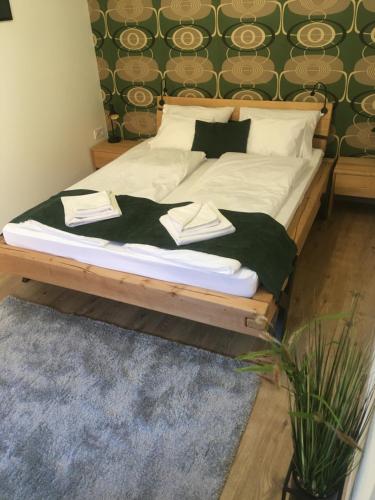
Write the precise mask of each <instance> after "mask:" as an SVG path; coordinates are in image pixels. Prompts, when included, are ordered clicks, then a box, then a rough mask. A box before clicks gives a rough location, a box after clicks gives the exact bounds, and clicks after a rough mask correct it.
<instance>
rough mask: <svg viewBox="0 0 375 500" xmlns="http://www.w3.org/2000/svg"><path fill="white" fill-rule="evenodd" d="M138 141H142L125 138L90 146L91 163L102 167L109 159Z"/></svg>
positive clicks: (120, 153) (96, 166)
mask: <svg viewBox="0 0 375 500" xmlns="http://www.w3.org/2000/svg"><path fill="white" fill-rule="evenodd" d="M140 142H142V141H140V140H136V141H130V140H125V141H121V142H116V143H113V144H112V143H110V142H108V141H102V142H99V143H98V144H95V146H93V147H92V148H91V157H92V163H93V165H94V167H95V168H101V167H104V165H107V163H109V162H110V161H112V160H115V159H116V158H118V157H119V156H120V155H122V154H123V153H125V152H126V151H129V149H131V148H133V147H134V146H137V144H139V143H140Z"/></svg>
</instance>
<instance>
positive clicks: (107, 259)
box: [4, 143, 323, 297]
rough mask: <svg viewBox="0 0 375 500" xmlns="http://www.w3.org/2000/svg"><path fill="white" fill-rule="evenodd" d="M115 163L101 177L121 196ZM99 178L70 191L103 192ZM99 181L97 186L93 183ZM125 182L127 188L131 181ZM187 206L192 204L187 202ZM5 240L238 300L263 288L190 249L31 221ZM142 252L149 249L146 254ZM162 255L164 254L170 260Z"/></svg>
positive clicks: (303, 183)
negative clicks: (79, 233)
mask: <svg viewBox="0 0 375 500" xmlns="http://www.w3.org/2000/svg"><path fill="white" fill-rule="evenodd" d="M147 149H148V145H147V143H143V144H141V145H139V146H136V147H135V148H133V149H132V150H130V151H129V152H128V153H125V155H127V157H128V158H129V157H133V158H134V157H138V156H139V155H142V152H143V151H145V150H147ZM322 154H323V153H322V151H321V150H314V154H313V157H312V161H311V162H310V165H309V166H308V168H306V169H305V171H304V172H303V175H302V176H301V177H300V179H299V182H298V184H297V185H296V186H295V188H294V190H293V192H292V193H291V195H290V196H289V198H288V200H287V201H286V202H285V204H284V205H283V207H282V208H281V210H280V211H279V213H278V214H277V216H276V217H275V218H276V220H278V221H279V222H280V223H282V224H283V225H284V226H285V227H287V226H288V224H289V222H290V221H291V220H292V218H293V215H294V213H295V211H296V209H297V208H298V206H299V204H300V201H301V200H302V198H303V196H304V193H305V191H306V190H307V188H308V186H309V185H310V182H311V180H312V178H313V177H314V174H315V172H316V170H317V169H318V167H319V165H320V160H321V158H322ZM123 156H124V155H123ZM215 161H216V160H208V161H206V162H205V163H204V164H203V165H202V166H200V167H199V168H198V169H197V170H196V171H195V172H194V173H193V174H191V175H190V176H189V177H188V178H186V179H185V180H184V182H183V183H182V184H181V185H180V186H178V187H177V188H176V189H175V190H174V191H173V192H172V194H171V195H169V196H167V197H165V198H164V199H163V200H162V201H161V202H165V203H169V202H171V201H170V199H171V197H172V195H173V197H174V195H175V194H176V193H177V195H178V196H179V197H181V196H182V197H183V196H184V190H186V192H187V191H188V190H189V189H191V186H192V185H194V184H195V183H196V182H199V178H200V177H201V176H202V175H203V174H204V173H205V172H206V171H207V170H208V169H209V168H210V166H212V165H213V164H214V162H215ZM113 164H115V166H116V164H117V165H118V164H121V158H118V159H116V160H115V161H114V162H112V163H111V165H112V168H108V169H107V167H106V168H104V169H101V171H102V172H103V173H101V176H103V175H104V173H105V171H106V170H107V171H108V175H107V176H104V177H105V179H106V186H107V189H108V186H109V185H111V186H113V187H112V189H113V191H115V192H116V193H122V192H124V191H125V192H126V187H125V185H124V186H123V185H122V184H121V182H119V179H118V176H116V172H115V171H116V169H117V167H116V168H115V169H114V168H113ZM96 174H97V173H94V174H92V175H91V176H89V177H87V178H86V179H84V180H83V181H80V182H79V183H77V184H75V185H74V186H72V187H71V188H70V189H78V188H82V189H97V190H101V189H103V186H102V185H101V183H100V178H99V179H98V177H99V176H98V175H96ZM93 179H94V181H95V182H92V181H93ZM97 181H98V182H97ZM123 182H124V184H126V180H124V181H123ZM180 199H181V198H180ZM179 201H180V200H179ZM185 201H190V200H188V199H186V200H185ZM56 233H58V232H56ZM61 233H63V232H61ZM4 237H5V241H6V242H7V243H8V244H9V245H14V246H18V247H22V248H27V249H31V250H36V251H41V252H46V253H51V254H53V255H59V256H62V257H67V258H72V259H75V260H78V261H80V262H84V263H87V264H91V265H96V266H99V267H106V268H109V269H114V270H118V271H123V272H129V273H133V274H138V275H141V276H146V277H150V278H155V279H160V280H164V281H172V282H175V283H180V284H187V285H192V286H198V287H201V288H206V289H209V290H214V291H218V292H222V293H228V294H232V295H238V296H243V297H251V296H253V295H254V294H255V292H256V290H257V288H258V284H259V281H258V276H257V274H256V273H255V272H254V271H252V270H250V269H247V268H245V267H239V266H238V262H237V261H232V259H224V258H221V257H217V256H207V255H206V254H201V253H200V252H191V251H190V254H191V253H194V254H195V255H194V259H192V258H191V255H188V256H187V258H186V256H182V254H180V255H179V252H184V250H174V251H163V250H161V249H157V248H155V247H147V246H142V245H140V246H139V248H138V249H137V245H119V244H115V243H112V242H105V241H104V242H103V241H102V240H96V241H94V240H95V239H92V238H82V237H73V238H72V237H71V235H69V236H67V235H66V234H65V233H63V234H51V232H48V231H46V232H43V228H42V229H40V228H39V229H38V228H36V227H33V226H32V224H31V225H28V223H27V222H26V223H24V224H7V225H6V226H5V228H4ZM91 240H93V241H91ZM98 241H99V242H98ZM141 247H144V248H143V249H142V248H141ZM161 252H164V255H162V254H161ZM185 252H186V251H185ZM207 258H212V260H210V261H208V260H207ZM230 261H232V262H230ZM208 262H210V265H208ZM192 263H193V264H192Z"/></svg>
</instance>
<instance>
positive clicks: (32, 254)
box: [0, 97, 332, 336]
mask: <svg viewBox="0 0 375 500" xmlns="http://www.w3.org/2000/svg"><path fill="white" fill-rule="evenodd" d="M164 101H165V102H166V103H167V104H172V105H173V104H177V105H182V106H195V105H198V106H207V107H221V106H222V107H225V106H234V111H233V115H232V119H233V120H238V118H239V108H240V107H242V108H243V107H254V108H255V107H256V108H265V109H301V110H317V109H320V107H321V105H320V104H319V103H294V102H293V103H291V102H266V101H258V102H255V101H254V102H253V101H251V102H250V101H236V100H225V99H219V100H217V99H198V98H174V97H165V98H164ZM331 114H332V106H328V113H327V114H325V115H323V116H322V118H321V119H320V121H319V123H318V125H317V127H316V130H315V139H314V148H315V149H314V155H313V158H312V161H311V163H310V165H309V168H308V169H306V171H305V172H304V175H303V176H301V178H300V179H299V181H298V183H296V186H295V189H293V193H292V195H291V196H290V197H288V200H287V202H286V203H284V204H283V206H282V207H281V208H280V210H278V212H277V215H276V216H275V219H276V220H278V221H279V222H280V223H281V224H283V225H284V227H285V228H286V229H287V231H288V234H289V235H290V237H291V238H292V239H293V240H294V241H295V243H296V245H297V248H298V252H300V251H301V249H302V247H303V245H304V242H305V240H306V238H307V236H308V233H309V230H310V227H311V225H312V223H313V220H314V218H315V216H316V214H317V211H318V209H319V207H320V203H321V198H322V195H323V194H324V193H325V191H326V189H327V185H328V182H329V177H330V173H331V169H332V160H328V159H323V158H322V156H323V152H324V150H325V146H326V140H327V135H328V131H329V127H330V121H331ZM161 116H162V111H161V109H160V107H159V109H158V113H157V122H158V126H160V122H161ZM146 149H147V144H142V145H140V146H137V147H136V148H133V150H132V151H130V152H129V153H126V154H129V155H130V156H131V155H140V156H142V154H144V153H143V152H144V151H145V150H146ZM112 168H113V167H112ZM213 168H215V165H212V162H210V161H208V162H206V163H205V165H204V166H203V167H201V168H199V169H198V170H196V171H195V172H193V173H192V174H191V175H189V176H188V177H187V178H186V180H184V181H183V182H182V184H180V185H178V186H177V187H176V189H174V190H172V192H169V193H167V195H166V196H165V197H163V198H162V200H161V203H163V202H166V203H168V202H179V201H182V200H184V198H186V199H188V198H189V197H191V194H190V193H191V192H194V189H196V186H200V185H202V183H203V184H204V178H205V176H207V171H208V172H211V171H212V169H213ZM102 170H103V171H105V170H108V172H110V170H111V168H107V167H106V168H105V169H102ZM103 175H104V174H103ZM211 175H212V174H211ZM94 177H95V176H94ZM96 177H99V178H100V175H99V176H98V175H97V176H96ZM96 177H95V179H96ZM107 177H108V176H107ZM90 182H91V184H90ZM92 182H93V181H92V180H89V181H85V180H83V181H82V182H81V183H78V184H77V185H75V186H72V188H81V187H83V188H85V187H86V188H90V189H95V188H96V189H99V188H100V187H101V185H95V183H94V184H92ZM95 182H98V181H97V180H96V181H95ZM104 187H105V186H104ZM219 208H220V207H219ZM6 239H7V243H5V241H4V239H3V238H2V240H1V242H0V270H2V271H4V272H7V273H14V274H17V275H21V276H23V277H27V278H31V279H35V280H38V281H42V282H47V283H51V284H55V285H60V286H63V287H66V288H72V289H75V290H79V291H83V292H87V293H92V294H94V295H98V296H102V297H106V298H110V299H113V300H117V301H120V302H125V303H129V304H133V305H137V306H141V307H145V308H148V309H152V310H157V311H160V312H164V313H171V312H173V314H174V315H176V316H181V317H184V318H188V319H192V320H195V321H199V322H202V323H207V324H211V325H215V326H219V327H222V328H225V329H228V330H232V331H237V332H240V333H244V334H248V335H254V336H260V335H261V334H262V332H263V330H264V328H265V326H266V324H267V323H271V322H273V321H275V318H276V316H277V312H278V310H279V308H280V307H283V300H284V297H282V299H281V300H280V301H279V302H278V303H276V301H275V299H274V297H273V296H272V294H271V293H269V292H267V291H265V290H264V289H262V288H261V287H258V281H257V276H256V274H255V273H254V272H251V270H249V269H240V270H239V271H238V272H236V273H233V274H225V273H224V274H223V273H209V272H206V271H205V270H204V269H202V267H200V268H198V269H197V268H194V266H190V267H189V266H187V265H186V263H185V264H184V265H183V266H178V265H176V262H172V263H168V262H167V263H166V261H163V259H159V258H158V256H157V255H156V256H155V255H154V254H153V255H143V256H140V255H139V253H138V254H137V255H134V249H123V248H122V249H121V250H119V248H118V246H117V247H116V246H113V247H111V246H108V245H107V246H106V248H105V249H104V251H103V248H99V247H95V246H92V245H89V244H88V245H86V244H85V242H84V241H82V240H81V241H80V242H78V241H75V242H74V244H72V241H71V240H70V241H69V239H68V240H67V239H64V238H62V237H61V235H53V234H50V235H46V234H44V233H43V232H40V231H38V230H37V228H35V227H34V228H28V227H23V228H16V229H15V228H10V229H9V228H8V230H7V233H6ZM142 274H143V276H142ZM186 283H189V284H186ZM286 286H287V282H285V287H286Z"/></svg>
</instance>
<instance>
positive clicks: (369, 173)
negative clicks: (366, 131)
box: [333, 156, 375, 199]
mask: <svg viewBox="0 0 375 500" xmlns="http://www.w3.org/2000/svg"><path fill="white" fill-rule="evenodd" d="M333 183H334V184H333V188H334V193H335V194H339V195H343V196H355V197H357V198H373V199H374V198H375V159H374V158H366V157H363V156H362V157H346V156H341V157H340V158H339V159H338V161H337V165H336V168H335V171H334V175H333Z"/></svg>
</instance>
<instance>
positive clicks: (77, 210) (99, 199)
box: [61, 191, 121, 227]
mask: <svg viewBox="0 0 375 500" xmlns="http://www.w3.org/2000/svg"><path fill="white" fill-rule="evenodd" d="M61 202H62V204H63V206H64V212H65V225H66V226H68V227H76V226H81V225H83V224H91V223H93V222H98V221H101V220H107V219H113V218H115V217H119V216H120V215H121V210H120V207H119V206H118V203H117V200H116V197H115V195H114V194H113V193H111V192H107V191H100V192H99V193H92V194H84V195H80V196H62V197H61Z"/></svg>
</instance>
